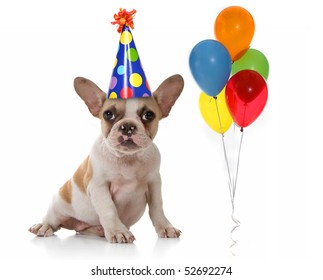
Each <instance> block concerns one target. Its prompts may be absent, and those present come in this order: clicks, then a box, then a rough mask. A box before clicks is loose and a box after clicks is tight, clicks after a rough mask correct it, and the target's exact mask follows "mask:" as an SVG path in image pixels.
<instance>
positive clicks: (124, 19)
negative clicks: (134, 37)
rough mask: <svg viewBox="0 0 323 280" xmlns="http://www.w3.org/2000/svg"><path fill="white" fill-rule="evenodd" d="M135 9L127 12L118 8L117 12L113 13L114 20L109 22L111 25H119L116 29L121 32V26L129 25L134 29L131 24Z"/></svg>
mask: <svg viewBox="0 0 323 280" xmlns="http://www.w3.org/2000/svg"><path fill="white" fill-rule="evenodd" d="M136 12H137V11H136V10H135V9H133V10H132V11H129V12H127V11H126V9H122V8H120V10H119V13H117V14H114V16H113V18H114V19H115V21H112V22H111V23H112V24H113V25H115V24H117V25H119V27H118V29H117V31H118V32H119V33H121V31H122V28H123V27H124V26H125V25H126V26H129V27H130V28H131V29H134V24H133V17H134V16H135V14H136Z"/></svg>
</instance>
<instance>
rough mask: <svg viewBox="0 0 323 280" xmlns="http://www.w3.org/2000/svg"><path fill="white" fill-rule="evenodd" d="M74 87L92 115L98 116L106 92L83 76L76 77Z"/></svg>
mask: <svg viewBox="0 0 323 280" xmlns="http://www.w3.org/2000/svg"><path fill="white" fill-rule="evenodd" d="M74 88H75V91H76V92H77V94H78V95H79V96H80V97H81V98H82V100H83V101H84V102H85V104H86V105H87V107H88V108H89V110H90V112H91V113H92V115H93V116H95V117H98V116H99V112H100V109H101V107H102V105H103V103H104V100H105V99H106V94H105V93H104V92H103V91H102V90H101V89H100V88H99V87H98V86H97V85H96V84H95V83H93V82H92V81H90V80H88V79H85V78H82V77H77V78H75V80H74Z"/></svg>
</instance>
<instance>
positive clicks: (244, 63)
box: [231, 49, 269, 80]
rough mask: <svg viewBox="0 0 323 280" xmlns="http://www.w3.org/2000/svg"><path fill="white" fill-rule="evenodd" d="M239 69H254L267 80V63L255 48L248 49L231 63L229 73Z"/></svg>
mask: <svg viewBox="0 0 323 280" xmlns="http://www.w3.org/2000/svg"><path fill="white" fill-rule="evenodd" d="M241 70H254V71H256V72H258V73H259V74H260V75H261V76H262V77H263V78H264V79H265V80H267V78H268V75H269V63H268V60H267V58H266V57H265V55H264V54H263V53H262V52H260V51H258V50H255V49H249V50H247V51H246V53H245V54H244V55H243V56H242V57H241V58H239V59H238V60H236V61H235V62H234V63H233V64H232V69H231V74H232V75H234V74H236V73H237V72H239V71H241Z"/></svg>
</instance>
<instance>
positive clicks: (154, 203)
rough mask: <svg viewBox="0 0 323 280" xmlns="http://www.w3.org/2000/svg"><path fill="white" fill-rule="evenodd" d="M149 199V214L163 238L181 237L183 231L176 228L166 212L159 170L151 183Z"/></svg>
mask: <svg viewBox="0 0 323 280" xmlns="http://www.w3.org/2000/svg"><path fill="white" fill-rule="evenodd" d="M147 201H148V205H149V216H150V219H151V221H152V223H153V225H154V227H155V230H156V232H157V234H158V236H159V237H162V238H177V237H179V236H180V235H181V231H180V230H178V229H177V228H175V227H174V226H173V225H172V224H171V223H170V222H169V221H168V219H167V218H166V216H165V214H164V210H163V200H162V194H161V178H160V175H159V172H158V174H157V175H155V176H154V180H153V181H151V182H150V183H149V186H148V195H147Z"/></svg>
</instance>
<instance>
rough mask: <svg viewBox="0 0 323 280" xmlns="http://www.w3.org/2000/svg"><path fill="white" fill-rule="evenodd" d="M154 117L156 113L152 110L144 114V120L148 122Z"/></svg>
mask: <svg viewBox="0 0 323 280" xmlns="http://www.w3.org/2000/svg"><path fill="white" fill-rule="evenodd" d="M154 118H155V113H154V112H152V111H146V112H144V113H143V115H142V120H143V121H146V122H149V121H152V120H153V119H154Z"/></svg>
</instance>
